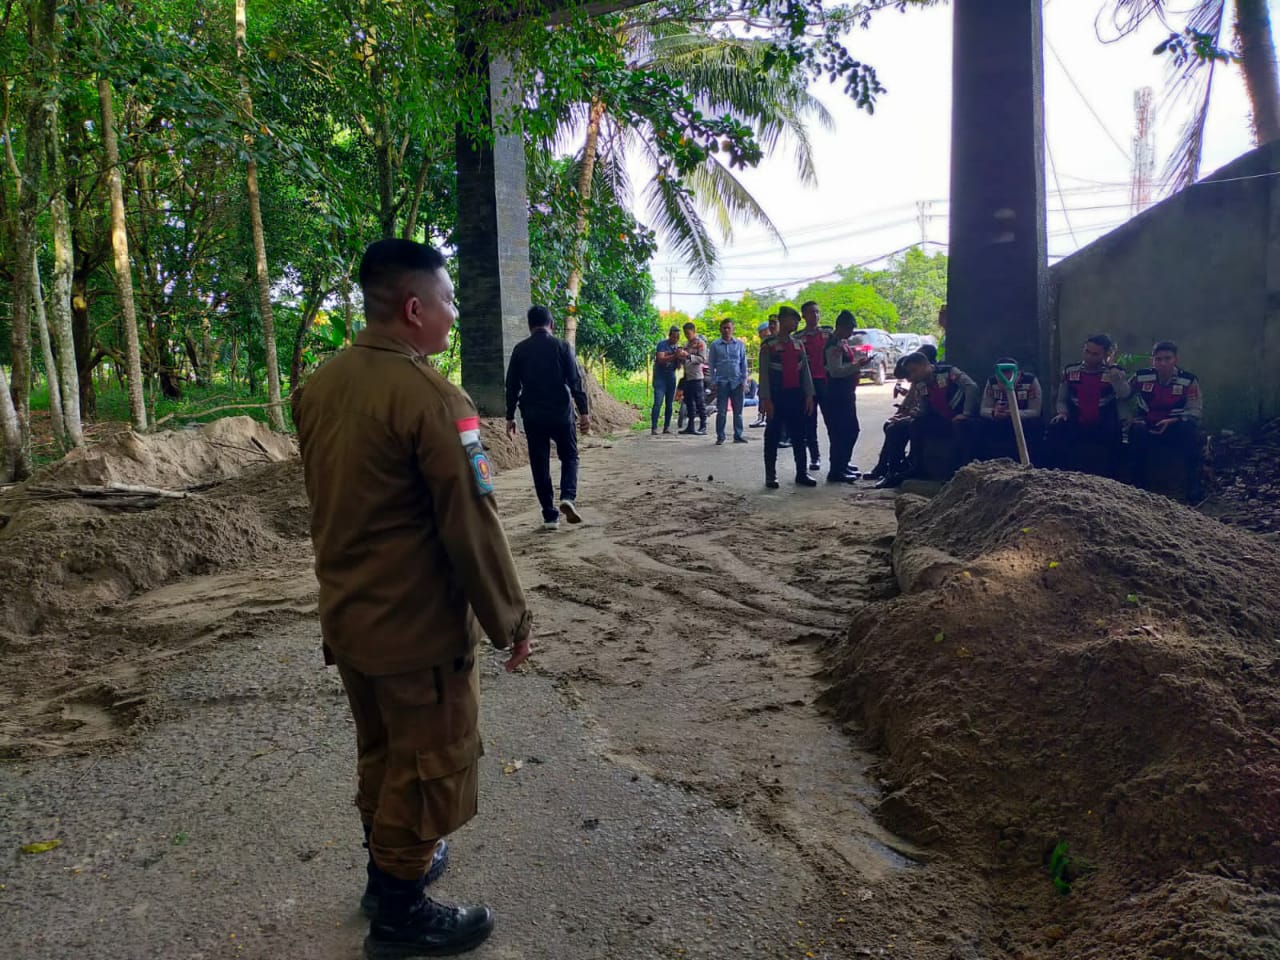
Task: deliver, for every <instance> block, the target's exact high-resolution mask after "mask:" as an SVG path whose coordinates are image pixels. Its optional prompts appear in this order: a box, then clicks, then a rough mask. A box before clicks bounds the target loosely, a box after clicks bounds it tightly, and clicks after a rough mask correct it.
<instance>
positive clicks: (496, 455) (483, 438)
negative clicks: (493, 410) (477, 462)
mask: <svg viewBox="0 0 1280 960" xmlns="http://www.w3.org/2000/svg"><path fill="white" fill-rule="evenodd" d="M480 442H481V443H483V444H484V452H485V453H486V454H487V455H488V457H489V462H490V463H491V464H493V465H494V466H495V467H496V468H497V469H498V470H514V469H516V468H518V467H523V466H524V465H525V464H526V463H528V462H529V448H528V447H527V446H525V442H524V437H523V436H521V435H520V434H516V438H515V439H514V440H512V439H511V438H510V437H508V436H507V421H506V420H503V419H501V418H499V417H486V418H485V419H483V420H481V421H480Z"/></svg>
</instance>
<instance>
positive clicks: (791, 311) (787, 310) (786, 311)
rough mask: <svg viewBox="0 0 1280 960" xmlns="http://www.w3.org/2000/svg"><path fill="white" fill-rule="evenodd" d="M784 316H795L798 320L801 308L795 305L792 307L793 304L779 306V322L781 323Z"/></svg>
mask: <svg viewBox="0 0 1280 960" xmlns="http://www.w3.org/2000/svg"><path fill="white" fill-rule="evenodd" d="M784 316H786V317H795V318H796V319H797V320H799V319H800V311H799V310H797V309H796V308H795V307H792V306H786V307H779V308H778V322H779V323H781V322H782V318H783V317H784Z"/></svg>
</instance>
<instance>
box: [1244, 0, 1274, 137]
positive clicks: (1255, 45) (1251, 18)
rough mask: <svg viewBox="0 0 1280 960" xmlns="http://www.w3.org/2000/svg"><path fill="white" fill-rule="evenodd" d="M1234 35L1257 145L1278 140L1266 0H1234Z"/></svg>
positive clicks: (1271, 49) (1271, 40) (1269, 21)
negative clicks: (1238, 43)
mask: <svg viewBox="0 0 1280 960" xmlns="http://www.w3.org/2000/svg"><path fill="white" fill-rule="evenodd" d="M1236 38H1237V39H1238V40H1239V42H1240V59H1241V65H1242V67H1243V69H1244V82H1245V86H1246V87H1247V88H1248V90H1249V101H1250V103H1251V104H1252V105H1253V130H1254V136H1255V137H1256V139H1257V142H1258V144H1259V145H1261V144H1264V143H1270V142H1271V141H1272V140H1280V71H1277V68H1276V44H1275V37H1274V36H1273V35H1272V32H1271V13H1270V11H1269V10H1268V8H1267V0H1236Z"/></svg>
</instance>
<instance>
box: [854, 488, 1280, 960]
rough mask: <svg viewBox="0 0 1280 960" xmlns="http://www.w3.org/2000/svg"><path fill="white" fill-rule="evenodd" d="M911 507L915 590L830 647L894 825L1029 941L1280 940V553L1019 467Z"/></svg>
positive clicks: (909, 578) (1254, 947)
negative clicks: (876, 764) (974, 886)
mask: <svg viewBox="0 0 1280 960" xmlns="http://www.w3.org/2000/svg"><path fill="white" fill-rule="evenodd" d="M899 521H900V531H899V536H898V540H897V542H896V544H895V548H894V565H895V570H896V572H897V575H898V579H899V581H900V584H901V586H902V588H903V591H904V595H903V596H900V597H898V598H897V599H894V600H891V601H888V602H884V603H879V604H873V605H871V606H869V607H867V608H866V609H865V610H864V611H863V612H862V613H861V614H860V615H859V616H858V617H857V618H856V619H855V621H854V623H853V624H852V625H851V627H850V631H849V636H848V640H847V642H844V643H842V644H840V645H839V646H837V647H835V648H834V649H832V650H831V651H830V657H831V664H832V668H833V675H834V677H835V679H836V685H835V687H834V689H833V690H832V692H831V694H830V702H831V704H832V705H833V706H835V707H836V709H837V710H838V711H840V712H841V713H843V714H844V715H845V716H846V717H848V718H851V719H855V720H857V721H860V722H862V723H864V724H865V725H866V726H867V728H868V731H869V732H870V733H871V734H872V736H873V737H875V738H877V739H878V740H879V741H880V742H881V746H882V747H883V749H884V752H885V754H886V761H885V768H884V774H885V776H886V778H887V779H888V781H889V782H890V784H891V785H892V787H894V788H896V789H895V790H894V792H892V793H891V794H890V795H888V796H887V797H886V798H885V800H884V802H883V803H882V805H881V809H880V812H881V814H882V816H883V817H884V819H885V820H886V821H887V822H888V824H889V825H890V826H892V827H893V828H894V829H895V830H897V831H899V832H900V833H902V834H904V835H906V836H907V837H909V838H911V839H914V840H916V841H918V842H921V843H937V844H938V845H939V846H940V847H942V848H943V849H945V850H947V851H948V852H950V853H953V854H954V855H955V856H956V857H958V858H960V859H961V861H962V862H965V863H969V864H972V868H973V870H974V871H975V873H976V874H977V875H980V876H981V877H982V878H983V879H984V880H985V881H986V882H988V883H990V884H991V885H992V887H993V888H994V890H995V891H996V892H997V900H998V902H999V909H1000V911H1001V912H1002V913H1004V914H1005V915H1004V916H1002V917H1000V922H1002V923H1004V924H1005V925H1006V926H1007V930H1008V942H1007V943H1006V944H1005V946H1006V947H1007V949H1008V950H1009V955H1010V956H1033V955H1034V956H1040V955H1041V953H1040V951H1041V950H1042V949H1046V948H1049V947H1053V949H1054V951H1055V955H1058V956H1069V957H1072V958H1104V957H1105V958H1107V960H1124V958H1133V960H1137V958H1143V960H1146V958H1150V957H1157V956H1158V957H1162V958H1169V960H1174V958H1193V957H1194V958H1209V957H1223V958H1225V957H1264V956H1277V955H1280V952H1278V951H1280V948H1277V946H1276V945H1277V943H1280V800H1278V799H1277V797H1280V740H1278V739H1277V738H1278V736H1280V688H1278V686H1277V684H1278V681H1280V646H1278V645H1277V642H1276V637H1277V630H1278V628H1277V624H1280V552H1278V551H1277V550H1276V548H1275V547H1274V546H1273V545H1271V544H1270V543H1268V542H1266V541H1264V540H1261V539H1259V538H1257V537H1254V536H1253V535H1252V534H1249V533H1247V532H1244V531H1240V530H1237V529H1232V528H1230V527H1226V526H1223V525H1222V524H1220V523H1219V522H1217V521H1216V520H1213V519H1210V518H1207V517H1204V516H1201V515H1200V514H1198V513H1195V512H1194V511H1191V510H1189V509H1186V508H1183V507H1181V506H1178V505H1175V504H1173V503H1171V502H1170V501H1168V500H1165V499H1163V498H1160V497H1157V496H1152V495H1149V494H1146V493H1143V492H1141V491H1138V490H1134V489H1132V488H1130V487H1126V486H1122V485H1120V484H1116V483H1113V482H1111V481H1108V480H1103V479H1099V478H1094V477H1085V476H1081V475H1076V474H1062V473H1051V472H1046V471H1023V470H1020V469H1018V468H1016V467H1013V466H1012V465H1010V464H1008V463H988V464H981V465H975V466H971V467H968V468H966V469H964V470H962V471H961V472H960V473H959V474H958V475H957V477H956V479H955V480H954V481H953V482H952V483H951V484H949V485H948V486H947V487H946V488H945V489H944V490H943V491H942V493H941V494H940V495H939V496H938V497H937V498H936V499H935V500H933V501H932V502H928V501H924V500H922V499H919V498H915V497H903V498H901V499H900V500H899ZM1061 844H1065V863H1063V862H1061V861H1059V862H1058V865H1057V868H1056V871H1055V869H1054V867H1053V864H1054V859H1053V856H1052V854H1053V851H1054V850H1055V848H1057V849H1059V851H1060V852H1061V851H1062V850H1063V848H1062V847H1060V845H1061ZM1055 873H1056V879H1057V880H1058V881H1060V883H1061V884H1065V885H1069V886H1070V893H1069V894H1064V893H1062V892H1060V891H1059V889H1058V886H1056V885H1055Z"/></svg>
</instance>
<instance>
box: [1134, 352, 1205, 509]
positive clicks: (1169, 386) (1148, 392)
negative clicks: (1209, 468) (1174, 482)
mask: <svg viewBox="0 0 1280 960" xmlns="http://www.w3.org/2000/svg"><path fill="white" fill-rule="evenodd" d="M1129 386H1130V388H1131V389H1132V391H1133V395H1134V397H1135V398H1136V399H1135V402H1136V404H1137V407H1138V416H1137V418H1136V419H1135V420H1134V421H1133V423H1132V424H1130V425H1129V450H1130V453H1131V456H1132V458H1133V477H1134V482H1135V483H1137V484H1138V486H1141V487H1145V488H1147V489H1150V488H1151V487H1152V485H1153V483H1152V481H1153V476H1152V465H1151V460H1152V454H1153V453H1154V452H1155V451H1156V450H1158V449H1161V448H1170V449H1172V450H1174V451H1176V452H1177V453H1178V454H1179V455H1180V456H1179V460H1180V462H1181V466H1182V469H1183V470H1184V471H1185V477H1183V478H1181V479H1182V481H1183V483H1184V484H1185V486H1183V489H1184V490H1185V491H1186V496H1187V499H1189V500H1191V501H1192V502H1195V501H1198V500H1199V499H1200V497H1201V493H1200V419H1201V415H1202V413H1203V410H1204V399H1203V397H1202V396H1201V393H1200V381H1199V380H1198V379H1197V378H1196V375H1195V374H1194V373H1191V372H1190V371H1188V370H1183V369H1182V368H1181V367H1180V366H1178V345H1177V344H1176V343H1174V342H1173V341H1172V340H1161V341H1160V342H1159V343H1157V344H1156V345H1155V346H1154V347H1152V348H1151V366H1150V367H1146V368H1144V369H1142V370H1139V371H1138V372H1137V373H1136V374H1134V375H1133V378H1132V379H1131V380H1130V381H1129Z"/></svg>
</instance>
